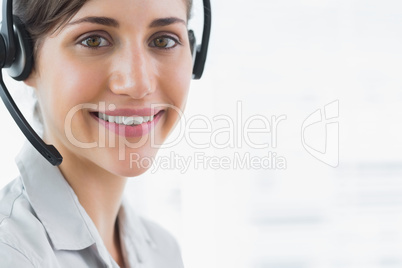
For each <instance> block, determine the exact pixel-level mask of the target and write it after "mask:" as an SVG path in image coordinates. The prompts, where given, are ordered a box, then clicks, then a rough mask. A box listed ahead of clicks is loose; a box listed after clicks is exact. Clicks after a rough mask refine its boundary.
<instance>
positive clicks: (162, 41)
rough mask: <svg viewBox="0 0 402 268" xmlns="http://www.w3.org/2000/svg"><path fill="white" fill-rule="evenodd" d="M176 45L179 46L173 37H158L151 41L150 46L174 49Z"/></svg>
mask: <svg viewBox="0 0 402 268" xmlns="http://www.w3.org/2000/svg"><path fill="white" fill-rule="evenodd" d="M177 44H179V42H178V41H177V40H176V39H175V38H173V37H170V36H160V37H157V38H155V39H154V40H152V41H151V44H150V46H151V47H156V48H161V49H169V48H174V47H175V46H177Z"/></svg>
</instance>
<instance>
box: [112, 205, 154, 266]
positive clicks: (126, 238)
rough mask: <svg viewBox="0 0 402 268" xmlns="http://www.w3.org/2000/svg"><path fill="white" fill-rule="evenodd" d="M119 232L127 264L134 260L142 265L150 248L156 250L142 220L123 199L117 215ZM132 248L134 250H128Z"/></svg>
mask: <svg viewBox="0 0 402 268" xmlns="http://www.w3.org/2000/svg"><path fill="white" fill-rule="evenodd" d="M118 224H119V232H120V237H121V238H123V239H121V242H122V246H123V248H124V250H123V252H124V254H125V255H126V256H125V258H126V259H127V260H128V262H129V263H133V262H134V261H135V259H136V260H137V261H138V262H140V263H142V262H144V261H145V259H146V258H147V257H149V250H148V249H150V247H151V248H153V249H156V244H155V242H154V241H153V240H152V238H151V236H150V235H149V232H148V230H147V229H146V227H145V225H144V223H143V220H142V219H141V218H140V217H139V216H137V215H136V214H135V213H134V211H133V209H132V208H131V206H130V204H129V202H128V200H127V199H126V198H123V200H122V206H121V208H120V210H119V215H118ZM130 248H131V249H132V248H134V249H135V250H134V251H133V250H129V249H130Z"/></svg>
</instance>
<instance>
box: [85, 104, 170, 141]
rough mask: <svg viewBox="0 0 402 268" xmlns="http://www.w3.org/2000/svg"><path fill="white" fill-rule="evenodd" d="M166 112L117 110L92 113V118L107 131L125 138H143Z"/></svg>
mask: <svg viewBox="0 0 402 268" xmlns="http://www.w3.org/2000/svg"><path fill="white" fill-rule="evenodd" d="M164 112H165V111H164V110H159V111H156V109H152V111H151V109H141V110H115V111H111V112H105V113H101V112H91V113H90V114H91V116H92V117H93V118H94V119H95V120H97V121H98V122H99V124H101V125H103V126H104V127H105V128H106V129H108V130H110V131H112V132H115V133H116V134H118V135H120V136H125V137H141V136H144V135H146V134H148V133H149V132H150V131H151V130H152V128H153V127H154V126H155V125H156V124H157V123H158V121H159V119H160V118H161V117H162V116H163V114H164Z"/></svg>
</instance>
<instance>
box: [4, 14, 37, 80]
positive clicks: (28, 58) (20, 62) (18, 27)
mask: <svg viewBox="0 0 402 268" xmlns="http://www.w3.org/2000/svg"><path fill="white" fill-rule="evenodd" d="M13 22H14V23H13V26H14V27H13V29H14V48H15V56H14V61H13V62H12V64H11V66H10V67H9V68H8V70H7V71H8V74H9V75H10V76H11V77H12V78H14V79H15V80H18V81H22V80H25V79H26V78H28V76H29V74H30V73H31V70H32V65H33V51H32V41H31V38H30V36H29V34H28V32H27V31H26V30H25V26H24V24H23V23H22V21H21V20H20V19H19V18H18V17H17V16H13Z"/></svg>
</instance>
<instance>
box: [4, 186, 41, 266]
mask: <svg viewBox="0 0 402 268" xmlns="http://www.w3.org/2000/svg"><path fill="white" fill-rule="evenodd" d="M45 244H49V242H48V240H47V236H46V232H45V230H44V228H43V225H42V224H41V222H40V221H39V220H38V219H37V218H36V215H35V212H34V211H33V209H32V207H31V205H30V202H29V200H28V198H27V197H26V195H25V194H24V187H23V186H22V183H21V181H20V179H19V178H17V179H15V180H14V181H12V182H10V183H9V184H8V185H6V186H5V187H4V188H3V189H1V190H0V260H1V264H2V266H1V267H36V266H37V265H39V264H38V263H37V260H38V256H37V255H38V254H41V251H43V250H45V249H46V247H45V246H44V245H45ZM4 263H5V264H4ZM34 264H35V265H34Z"/></svg>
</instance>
